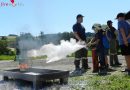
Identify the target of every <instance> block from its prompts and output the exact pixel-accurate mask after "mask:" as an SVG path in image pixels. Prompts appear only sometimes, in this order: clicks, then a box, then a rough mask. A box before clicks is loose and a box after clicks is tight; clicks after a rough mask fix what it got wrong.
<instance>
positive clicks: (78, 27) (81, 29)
mask: <svg viewBox="0 0 130 90" xmlns="http://www.w3.org/2000/svg"><path fill="white" fill-rule="evenodd" d="M73 32H77V34H78V35H79V37H80V38H81V39H82V40H83V41H86V34H85V28H84V27H83V26H82V25H81V24H80V23H76V24H74V25H73Z"/></svg>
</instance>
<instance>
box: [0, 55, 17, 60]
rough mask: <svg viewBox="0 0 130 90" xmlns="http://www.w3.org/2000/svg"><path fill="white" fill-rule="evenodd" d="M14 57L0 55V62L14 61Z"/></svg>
mask: <svg viewBox="0 0 130 90" xmlns="http://www.w3.org/2000/svg"><path fill="white" fill-rule="evenodd" d="M14 58H15V56H9V55H0V60H14Z"/></svg>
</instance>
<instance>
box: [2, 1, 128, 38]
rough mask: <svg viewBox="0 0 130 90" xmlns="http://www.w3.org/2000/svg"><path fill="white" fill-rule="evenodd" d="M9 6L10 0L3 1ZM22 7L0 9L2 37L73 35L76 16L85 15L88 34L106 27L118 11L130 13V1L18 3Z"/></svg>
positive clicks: (3, 7)
mask: <svg viewBox="0 0 130 90" xmlns="http://www.w3.org/2000/svg"><path fill="white" fill-rule="evenodd" d="M1 2H7V3H10V0H0V3H1ZM15 2H16V3H22V4H24V5H23V6H16V7H12V6H0V36H3V35H8V34H20V32H30V33H32V34H33V35H39V33H40V31H43V32H44V33H45V34H52V33H59V32H65V31H67V32H70V31H72V25H73V24H74V23H75V22H76V19H75V17H76V15H77V14H82V15H84V16H85V17H84V22H83V25H84V27H85V28H86V32H93V31H92V30H91V27H92V25H93V24H94V23H101V24H105V23H106V21H107V20H112V21H113V25H114V26H115V27H117V21H116V20H115V17H116V15H117V13H119V12H127V11H129V10H130V0H15Z"/></svg>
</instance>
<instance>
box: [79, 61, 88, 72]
mask: <svg viewBox="0 0 130 90" xmlns="http://www.w3.org/2000/svg"><path fill="white" fill-rule="evenodd" d="M87 68H88V60H87V59H82V68H81V71H82V73H85V72H86V71H87Z"/></svg>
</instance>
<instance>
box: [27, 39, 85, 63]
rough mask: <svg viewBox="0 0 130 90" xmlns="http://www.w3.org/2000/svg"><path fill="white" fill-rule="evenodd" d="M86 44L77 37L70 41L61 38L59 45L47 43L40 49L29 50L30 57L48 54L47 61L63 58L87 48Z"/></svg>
mask: <svg viewBox="0 0 130 90" xmlns="http://www.w3.org/2000/svg"><path fill="white" fill-rule="evenodd" d="M85 47H86V45H82V44H81V43H79V42H78V43H77V42H76V40H75V39H70V41H65V40H61V42H60V44H59V45H54V44H46V45H43V46H42V47H41V48H40V49H33V50H30V51H28V54H27V55H28V57H37V56H44V55H46V56H47V63H50V62H54V61H58V60H62V59H64V58H66V56H67V55H70V54H71V53H74V52H75V51H77V50H79V49H81V48H85Z"/></svg>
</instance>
